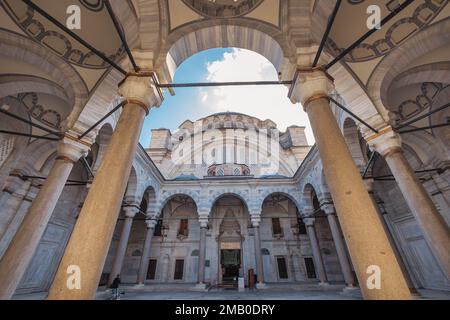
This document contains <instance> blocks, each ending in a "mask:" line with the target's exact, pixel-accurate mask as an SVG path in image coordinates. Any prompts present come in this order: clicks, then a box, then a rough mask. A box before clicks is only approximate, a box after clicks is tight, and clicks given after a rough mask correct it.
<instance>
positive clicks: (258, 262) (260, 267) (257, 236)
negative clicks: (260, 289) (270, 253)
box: [253, 226, 264, 284]
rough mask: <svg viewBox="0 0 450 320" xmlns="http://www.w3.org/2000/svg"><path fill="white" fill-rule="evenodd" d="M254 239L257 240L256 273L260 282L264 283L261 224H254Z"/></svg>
mask: <svg viewBox="0 0 450 320" xmlns="http://www.w3.org/2000/svg"><path fill="white" fill-rule="evenodd" d="M253 230H254V233H255V234H254V236H253V238H254V240H255V259H256V275H257V280H258V283H261V284H262V283H264V266H263V258H262V253H261V237H260V233H259V226H253Z"/></svg>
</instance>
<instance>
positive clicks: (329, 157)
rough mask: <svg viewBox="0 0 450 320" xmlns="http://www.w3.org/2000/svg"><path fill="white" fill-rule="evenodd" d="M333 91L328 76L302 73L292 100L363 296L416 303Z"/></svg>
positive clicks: (323, 72)
mask: <svg viewBox="0 0 450 320" xmlns="http://www.w3.org/2000/svg"><path fill="white" fill-rule="evenodd" d="M332 90H334V85H333V81H332V79H331V77H330V76H329V75H328V74H327V73H326V72H325V71H322V70H321V69H320V68H315V69H308V70H301V71H300V72H299V76H298V77H297V80H296V82H295V83H294V84H293V87H292V90H291V96H290V98H291V100H292V101H293V102H295V103H298V102H300V103H301V104H302V106H303V107H304V109H305V111H306V113H307V114H308V118H309V120H310V123H311V127H312V130H313V133H314V136H315V139H316V146H317V149H318V151H319V154H320V158H321V161H322V165H323V171H324V175H325V178H326V181H327V184H328V187H329V189H330V193H331V196H332V198H333V202H334V205H335V207H336V211H337V212H338V215H339V222H340V224H341V227H342V231H343V234H344V237H345V239H346V243H347V245H348V249H349V252H350V256H351V260H352V262H353V265H354V267H355V271H356V274H357V276H358V280H359V283H360V287H361V291H362V294H363V296H364V298H366V299H411V295H410V292H409V290H408V286H407V285H406V281H405V279H404V277H403V275H402V272H401V270H400V267H399V265H398V261H397V259H396V258H395V255H394V252H393V250H392V247H391V245H390V243H389V240H388V238H387V236H386V234H385V232H384V228H383V226H382V224H381V221H380V218H379V216H378V213H377V212H376V209H375V207H374V205H373V203H372V200H371V199H370V196H369V194H368V193H367V190H366V188H365V186H364V183H363V181H362V179H361V174H360V172H359V170H358V168H357V167H356V165H355V163H354V161H353V158H352V156H351V154H350V151H349V149H348V147H347V144H346V142H345V139H344V137H343V135H342V132H341V131H340V129H339V126H338V124H337V122H336V119H335V117H334V114H333V112H332V110H331V106H330V103H329V100H328V94H329V93H330V92H332ZM378 280H379V281H378ZM378 284H380V285H378Z"/></svg>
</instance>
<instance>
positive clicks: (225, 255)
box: [220, 249, 241, 287]
mask: <svg viewBox="0 0 450 320" xmlns="http://www.w3.org/2000/svg"><path fill="white" fill-rule="evenodd" d="M220 264H221V266H222V284H223V285H225V286H226V285H228V286H232V287H236V286H237V284H238V278H239V269H240V267H241V250H239V249H222V250H221V251H220Z"/></svg>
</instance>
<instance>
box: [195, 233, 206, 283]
mask: <svg viewBox="0 0 450 320" xmlns="http://www.w3.org/2000/svg"><path fill="white" fill-rule="evenodd" d="M205 259H206V227H200V243H199V252H198V277H197V278H198V283H199V284H203V283H205Z"/></svg>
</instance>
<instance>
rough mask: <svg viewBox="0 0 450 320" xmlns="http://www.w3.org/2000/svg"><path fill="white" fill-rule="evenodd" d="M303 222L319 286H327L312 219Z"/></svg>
mask: <svg viewBox="0 0 450 320" xmlns="http://www.w3.org/2000/svg"><path fill="white" fill-rule="evenodd" d="M303 222H304V223H305V225H306V231H307V232H308V237H309V242H310V243H311V249H312V253H313V258H314V266H315V267H316V271H317V275H318V277H319V281H320V284H322V285H324V284H328V279H327V274H326V272H325V265H324V264H323V259H322V254H321V253H320V247H319V242H318V241H317V236H316V228H315V227H314V222H315V219H314V218H305V219H303Z"/></svg>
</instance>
